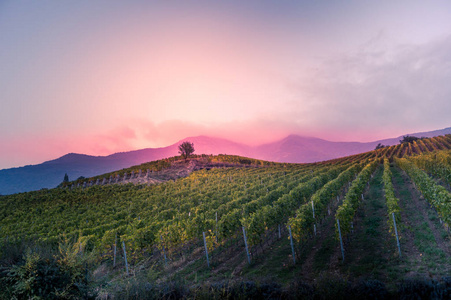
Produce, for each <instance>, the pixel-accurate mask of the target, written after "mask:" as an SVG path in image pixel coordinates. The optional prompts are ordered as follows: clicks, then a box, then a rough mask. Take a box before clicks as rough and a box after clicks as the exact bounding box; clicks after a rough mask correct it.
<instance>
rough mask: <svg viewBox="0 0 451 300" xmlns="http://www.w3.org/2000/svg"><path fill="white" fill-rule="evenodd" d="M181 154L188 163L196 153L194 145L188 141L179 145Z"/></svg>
mask: <svg viewBox="0 0 451 300" xmlns="http://www.w3.org/2000/svg"><path fill="white" fill-rule="evenodd" d="M179 153H180V155H181V156H182V157H183V158H184V159H185V161H186V160H187V159H188V157H189V156H190V155H191V154H193V153H194V144H193V143H190V142H188V141H186V142H183V143H181V144H180V145H179Z"/></svg>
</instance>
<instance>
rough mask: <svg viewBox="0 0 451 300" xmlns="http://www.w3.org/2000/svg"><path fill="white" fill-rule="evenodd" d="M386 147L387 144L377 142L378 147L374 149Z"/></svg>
mask: <svg viewBox="0 0 451 300" xmlns="http://www.w3.org/2000/svg"><path fill="white" fill-rule="evenodd" d="M384 147H387V146H385V145H382V144H381V143H379V144H377V146H376V148H375V149H374V150H377V149H382V148H384Z"/></svg>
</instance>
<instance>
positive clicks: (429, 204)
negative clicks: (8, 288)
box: [0, 135, 451, 289]
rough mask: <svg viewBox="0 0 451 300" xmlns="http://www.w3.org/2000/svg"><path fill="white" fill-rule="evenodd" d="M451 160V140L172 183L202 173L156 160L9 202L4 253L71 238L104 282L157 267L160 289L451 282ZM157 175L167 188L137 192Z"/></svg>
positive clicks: (225, 160)
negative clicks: (163, 285)
mask: <svg viewBox="0 0 451 300" xmlns="http://www.w3.org/2000/svg"><path fill="white" fill-rule="evenodd" d="M450 149H451V136H450V135H447V136H439V137H434V138H423V139H418V140H415V141H413V142H412V143H401V144H398V145H395V146H390V147H383V148H381V149H378V150H374V151H370V152H366V153H362V154H358V155H353V156H348V157H343V158H339V159H334V160H330V161H324V162H318V163H311V164H288V163H271V162H265V161H261V160H256V159H250V158H243V157H238V156H231V155H219V156H210V155H200V156H194V157H193V158H191V161H192V162H193V161H196V168H194V169H193V168H192V169H190V170H189V172H188V171H187V172H185V173H183V174H182V173H180V172H179V173H180V174H182V175H180V174H179V173H177V174H179V175H177V176H175V175H174V176H172V175H171V176H162V175H161V174H163V172H169V171H168V170H170V169H171V167H172V166H174V165H179V166H182V167H183V166H185V165H184V164H186V166H188V164H189V163H190V162H187V163H184V162H182V161H181V159H180V157H175V158H170V159H166V160H160V161H156V162H149V163H147V164H143V165H140V166H135V167H132V168H128V169H124V170H121V171H117V172H112V173H109V174H104V175H102V176H97V177H93V178H84V179H78V180H77V181H74V182H69V183H64V185H62V186H61V187H59V188H56V189H50V190H40V191H36V192H28V193H21V194H14V195H8V196H0V244H1V246H2V248H4V247H5V246H6V245H11V244H19V243H21V242H23V241H35V242H39V243H42V244H45V245H50V246H51V247H56V248H58V245H60V247H61V244H62V243H65V242H67V241H69V242H70V243H73V245H75V247H74V248H73V249H74V250H73V251H75V252H76V254H77V255H87V253H89V254H90V255H92V256H93V257H94V260H93V261H95V263H92V270H91V272H93V273H95V272H94V271H95V269H96V268H97V269H98V268H100V267H101V268H103V269H104V270H107V271H104V272H105V273H108V274H109V276H111V278H122V279H124V278H125V279H126V278H131V277H136V276H141V275H140V274H143V273H145V274H147V275H148V276H150V275H149V272H150V271H149V270H151V273H152V274H153V277H152V280H154V281H155V282H164V281H165V280H169V279H172V278H175V277H178V278H183V280H184V281H185V282H186V283H187V284H197V283H199V282H200V283H201V282H203V281H210V282H215V281H221V280H225V279H237V278H250V279H253V280H259V279H268V280H273V281H277V282H281V283H283V284H287V283H290V282H292V281H293V280H294V279H295V278H298V279H299V278H301V279H302V280H304V281H305V282H314V281H315V280H316V278H318V277H321V276H323V275H324V274H326V273H327V274H335V275H337V274H341V275H343V276H348V277H350V279H351V280H354V279H355V280H358V279H362V278H363V279H375V280H381V281H382V282H385V283H387V284H389V283H390V282H392V283H393V284H395V283H397V282H399V281H401V280H404V279H406V278H417V277H418V278H424V277H427V278H431V279H434V280H441V279H442V278H444V277H446V276H449V274H450V272H451V242H450V227H449V226H450V225H451V188H450V185H451V150H450ZM192 162H191V164H193V163H192ZM164 174H166V173H164ZM152 176H153V177H154V178H155V180H156V179H158V182H159V183H158V184H146V183H142V184H134V183H133V181H131V180H132V179H134V178H136V180H138V179H139V178H147V179H149V178H151V177H152ZM121 178H122V179H121ZM130 182H132V183H130ZM4 255H5V254H4V253H2V257H4ZM99 266H100V267H99ZM2 267H6V266H5V265H3V266H2ZM92 276H93V278H95V275H92ZM111 278H110V279H111ZM146 278H149V277H146ZM125 279H124V280H125ZM111 280H112V279H111ZM116 280H117V279H116ZM149 280H150V279H149ZM105 289H107V287H106V288H105Z"/></svg>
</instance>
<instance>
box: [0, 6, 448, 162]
mask: <svg viewBox="0 0 451 300" xmlns="http://www.w3.org/2000/svg"><path fill="white" fill-rule="evenodd" d="M450 82H451V2H449V1H445V0H443V1H435V0H431V1H238V0H237V1H202V0H197V1H190V0H188V1H144V0H143V1H133V0H130V1H114V0H108V1H106V0H105V1H101V0H99V1H89V0H77V1H57V0H54V1H49V0H42V1H31V0H29V1H22V0H0V104H1V109H0V143H1V144H0V169H2V168H11V167H17V166H23V165H28V164H36V163H41V162H43V161H46V160H50V159H55V158H57V157H60V156H62V155H64V154H66V153H70V152H75V153H84V154H90V155H109V154H112V153H115V152H119V151H129V150H135V149H141V148H149V147H152V148H154V147H164V146H168V145H170V144H173V143H176V142H177V141H179V140H181V139H183V138H185V137H189V136H198V135H208V136H215V137H221V138H226V139H230V140H233V141H236V142H242V143H246V144H250V145H257V144H262V143H266V142H270V141H275V140H277V139H281V138H284V137H285V136H287V135H290V134H298V135H303V136H315V137H319V138H324V139H327V140H332V141H362V142H364V141H374V140H378V139H383V138H391V137H397V136H399V135H402V134H407V133H413V132H419V131H429V130H435V129H442V128H446V127H450V126H451V119H450V115H451V84H450Z"/></svg>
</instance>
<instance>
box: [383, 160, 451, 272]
mask: <svg viewBox="0 0 451 300" xmlns="http://www.w3.org/2000/svg"><path fill="white" fill-rule="evenodd" d="M392 172H393V182H394V184H395V185H396V186H397V190H398V193H399V197H400V201H402V204H403V205H402V207H403V209H404V213H405V215H406V217H407V219H408V221H409V223H408V225H405V226H404V230H409V231H410V232H412V233H413V237H414V240H413V243H414V245H415V247H416V248H417V249H418V251H419V252H420V260H419V261H418V257H417V258H416V259H415V258H413V257H408V258H406V259H405V262H406V263H407V264H410V265H411V267H410V269H411V270H417V272H419V273H425V274H429V276H443V275H447V272H449V269H450V263H451V259H450V257H449V255H448V254H446V253H445V252H444V251H443V250H442V249H441V247H440V246H439V245H438V242H437V240H436V237H435V235H434V231H435V232H438V237H439V239H443V240H445V243H446V242H448V240H447V239H446V236H447V234H446V231H445V230H444V229H443V227H442V226H441V225H440V222H439V218H438V217H437V213H436V212H435V211H434V209H433V208H431V207H430V205H429V204H428V203H427V202H426V200H424V199H423V198H422V197H420V194H419V192H418V191H413V192H412V193H411V191H410V190H409V185H408V182H407V178H406V177H405V176H403V175H402V173H401V171H400V170H399V169H398V168H392ZM413 197H414V199H413ZM417 199H418V200H417ZM415 201H419V204H415ZM403 224H405V222H403Z"/></svg>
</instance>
